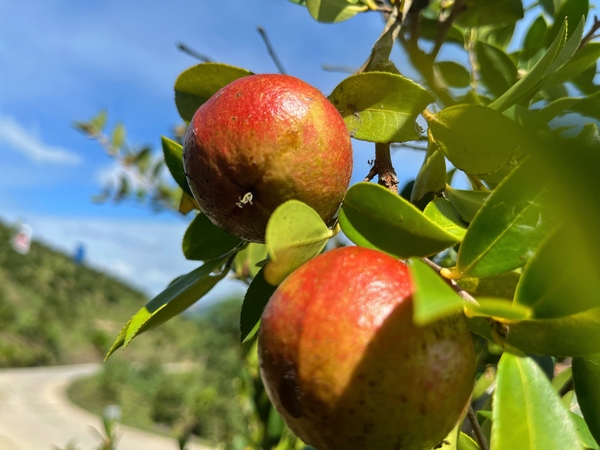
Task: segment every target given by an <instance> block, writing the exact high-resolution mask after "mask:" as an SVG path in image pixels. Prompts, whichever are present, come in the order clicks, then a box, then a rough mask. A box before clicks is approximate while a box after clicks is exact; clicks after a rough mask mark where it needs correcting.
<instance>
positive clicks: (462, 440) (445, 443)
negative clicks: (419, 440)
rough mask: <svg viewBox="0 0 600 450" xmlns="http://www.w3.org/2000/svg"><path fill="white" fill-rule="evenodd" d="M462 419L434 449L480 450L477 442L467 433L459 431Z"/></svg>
mask: <svg viewBox="0 0 600 450" xmlns="http://www.w3.org/2000/svg"><path fill="white" fill-rule="evenodd" d="M461 425H462V421H459V423H458V424H457V425H456V426H455V427H454V429H453V430H452V431H451V432H450V433H448V436H446V437H445V438H444V439H443V440H442V442H440V443H439V444H438V445H437V446H436V447H435V449H434V450H480V448H479V446H478V445H477V443H476V442H475V441H474V440H473V439H471V438H470V437H469V436H468V435H467V434H465V433H463V432H462V431H460V428H461Z"/></svg>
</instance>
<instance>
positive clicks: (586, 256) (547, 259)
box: [515, 229, 600, 319]
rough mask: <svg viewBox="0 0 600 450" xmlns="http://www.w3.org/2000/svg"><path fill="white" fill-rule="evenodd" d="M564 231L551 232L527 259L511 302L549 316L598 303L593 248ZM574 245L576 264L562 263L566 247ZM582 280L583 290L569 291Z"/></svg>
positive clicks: (598, 283)
mask: <svg viewBox="0 0 600 450" xmlns="http://www.w3.org/2000/svg"><path fill="white" fill-rule="evenodd" d="M578 240H580V237H579V236H574V235H573V234H572V233H569V232H568V231H567V230H564V229H563V230H559V231H558V232H556V233H554V234H552V235H551V236H550V237H549V238H548V239H546V240H545V242H544V243H543V244H542V245H541V247H540V249H539V250H538V252H537V254H536V255H535V256H534V257H533V258H532V259H531V260H530V261H529V263H528V264H527V266H525V270H524V271H523V276H522V277H521V280H520V282H519V285H518V287H517V292H516V295H515V302H517V303H519V304H522V305H527V306H529V307H531V308H532V309H533V310H534V313H535V317H536V318H540V319H550V318H554V317H562V316H567V315H570V314H576V313H578V312H581V311H585V310H587V309H591V308H594V307H597V306H600V299H599V298H598V292H600V279H598V274H597V273H596V270H595V262H594V258H595V255H593V254H592V252H593V251H594V249H592V248H590V247H586V246H585V243H584V242H579V243H578V244H579V245H577V244H576V242H577V241H578ZM573 245H576V246H577V248H579V249H580V250H579V251H578V264H577V265H576V266H575V265H570V264H564V263H562V259H563V256H564V255H566V254H568V252H569V248H570V247H572V246H573ZM580 279H583V280H586V281H587V283H588V286H587V288H586V292H577V291H574V290H573V283H574V282H576V281H575V280H580Z"/></svg>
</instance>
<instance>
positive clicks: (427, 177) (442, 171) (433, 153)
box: [410, 141, 446, 203]
mask: <svg viewBox="0 0 600 450" xmlns="http://www.w3.org/2000/svg"><path fill="white" fill-rule="evenodd" d="M445 187H446V160H445V158H444V154H443V153H442V152H441V151H440V149H439V147H438V146H437V144H436V143H435V142H433V141H431V142H430V143H429V145H428V146H427V152H426V153H425V160H424V161H423V165H422V166H421V168H420V169H419V173H418V174H417V178H416V179H415V184H414V185H413V188H412V192H411V194H410V201H411V202H413V203H415V202H418V201H419V200H421V199H422V198H423V197H425V195H427V194H428V193H430V192H432V193H435V194H437V193H440V192H442V191H443V190H444V188H445Z"/></svg>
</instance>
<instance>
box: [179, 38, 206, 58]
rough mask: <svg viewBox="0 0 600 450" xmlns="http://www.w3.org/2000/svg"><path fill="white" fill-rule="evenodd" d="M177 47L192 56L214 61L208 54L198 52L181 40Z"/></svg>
mask: <svg viewBox="0 0 600 450" xmlns="http://www.w3.org/2000/svg"><path fill="white" fill-rule="evenodd" d="M177 49H178V50H181V51H182V52H183V53H187V54H188V55H190V56H191V57H192V58H196V59H199V60H200V61H202V62H212V61H213V60H212V58H209V57H208V56H206V55H203V54H202V53H198V52H197V51H196V50H193V49H191V48H189V47H188V46H187V45H185V44H183V43H181V42H178V43H177Z"/></svg>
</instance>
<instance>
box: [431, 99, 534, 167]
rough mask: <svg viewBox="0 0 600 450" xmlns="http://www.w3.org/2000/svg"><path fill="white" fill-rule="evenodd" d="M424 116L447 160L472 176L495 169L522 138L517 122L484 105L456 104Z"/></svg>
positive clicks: (504, 161)
mask: <svg viewBox="0 0 600 450" xmlns="http://www.w3.org/2000/svg"><path fill="white" fill-rule="evenodd" d="M425 118H426V119H427V122H428V123H429V128H430V130H431V134H432V135H433V138H434V139H435V141H436V142H437V144H438V145H439V146H440V149H441V150H442V151H443V152H444V154H445V155H446V157H447V158H448V159H449V160H450V162H451V163H452V164H454V166H456V167H457V168H458V169H461V170H463V171H465V172H466V173H469V174H473V175H479V174H488V173H492V172H495V171H497V170H498V169H500V168H501V167H502V166H504V165H505V164H506V162H507V161H508V160H509V158H510V157H511V156H512V155H513V154H514V152H515V150H516V149H517V147H519V145H522V144H523V142H524V141H525V132H524V130H523V129H522V128H521V127H520V126H519V125H517V124H516V123H515V122H513V121H512V120H510V119H508V118H506V117H505V116H504V115H502V114H500V113H499V112H498V111H494V110H493V109H490V108H487V107H485V106H480V105H464V104H463V105H456V106H451V107H449V108H445V109H443V110H441V111H440V112H438V113H437V114H431V113H427V114H426V116H425Z"/></svg>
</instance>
